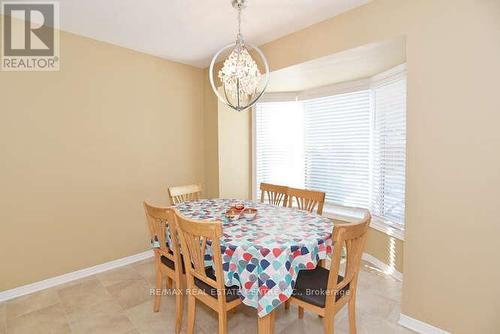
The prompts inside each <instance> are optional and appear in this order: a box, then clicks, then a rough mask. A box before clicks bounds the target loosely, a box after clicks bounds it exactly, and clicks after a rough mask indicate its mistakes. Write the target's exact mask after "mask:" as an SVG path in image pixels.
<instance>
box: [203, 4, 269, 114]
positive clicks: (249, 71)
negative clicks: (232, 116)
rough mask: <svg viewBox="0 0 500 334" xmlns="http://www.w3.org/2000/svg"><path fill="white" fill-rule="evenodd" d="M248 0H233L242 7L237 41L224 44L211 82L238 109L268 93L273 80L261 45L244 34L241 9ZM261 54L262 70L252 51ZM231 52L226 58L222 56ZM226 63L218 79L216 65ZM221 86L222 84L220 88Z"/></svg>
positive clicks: (239, 10)
mask: <svg viewBox="0 0 500 334" xmlns="http://www.w3.org/2000/svg"><path fill="white" fill-rule="evenodd" d="M246 2H247V0H232V4H233V7H234V8H235V9H237V10H238V35H237V37H236V42H234V43H231V44H229V45H227V46H225V47H223V48H222V49H221V50H219V52H217V53H216V54H215V56H214V58H213V59H212V62H211V64H210V69H209V76H210V84H211V85H212V89H213V91H214V93H215V95H217V97H218V98H219V100H220V101H222V103H224V104H225V105H227V106H229V107H230V108H232V109H234V110H236V111H245V110H247V109H249V108H251V107H252V106H253V105H254V104H255V103H257V101H258V100H259V99H260V97H261V96H262V94H264V92H265V90H266V87H267V85H268V83H269V65H268V64H267V60H266V58H265V57H264V54H263V53H262V51H260V49H259V48H257V47H255V46H253V45H251V44H249V43H246V42H245V41H244V40H243V36H242V34H241V11H242V10H243V8H245V7H246ZM252 50H253V51H255V53H254V54H256V55H258V56H259V58H260V59H259V63H261V66H263V67H264V74H262V73H261V71H260V69H259V65H258V63H257V62H256V61H255V60H254V59H253V58H252V55H251V53H250V51H252ZM228 51H230V52H229V55H228V56H227V58H226V59H225V60H223V61H222V59H219V58H221V56H222V55H223V54H224V53H227V52H228ZM218 63H222V68H221V69H220V70H219V71H218V73H217V76H216V77H217V79H218V81H217V83H216V82H215V80H214V68H215V66H216V65H217V64H218ZM217 87H221V89H220V91H219V89H218V88H217Z"/></svg>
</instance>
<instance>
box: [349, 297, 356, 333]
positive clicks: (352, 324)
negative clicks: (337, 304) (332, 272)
mask: <svg viewBox="0 0 500 334" xmlns="http://www.w3.org/2000/svg"><path fill="white" fill-rule="evenodd" d="M348 306H349V310H348V312H349V333H350V334H356V302H355V299H354V298H351V300H350V301H349V305H348Z"/></svg>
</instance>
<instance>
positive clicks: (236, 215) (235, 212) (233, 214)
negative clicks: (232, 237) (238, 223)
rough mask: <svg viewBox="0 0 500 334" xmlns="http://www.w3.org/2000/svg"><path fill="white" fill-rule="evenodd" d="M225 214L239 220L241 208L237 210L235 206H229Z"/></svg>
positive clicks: (232, 219)
mask: <svg viewBox="0 0 500 334" xmlns="http://www.w3.org/2000/svg"><path fill="white" fill-rule="evenodd" d="M224 216H225V217H226V218H227V219H229V220H230V221H234V220H238V219H240V216H241V210H236V209H235V208H234V207H231V208H229V210H227V211H226V213H225V214H224Z"/></svg>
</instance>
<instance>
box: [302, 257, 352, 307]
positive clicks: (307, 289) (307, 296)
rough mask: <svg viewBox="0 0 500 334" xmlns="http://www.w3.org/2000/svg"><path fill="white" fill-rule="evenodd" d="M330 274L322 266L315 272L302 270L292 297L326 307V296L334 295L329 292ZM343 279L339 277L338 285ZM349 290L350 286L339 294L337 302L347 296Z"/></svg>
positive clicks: (336, 298) (336, 297) (314, 270)
mask: <svg viewBox="0 0 500 334" xmlns="http://www.w3.org/2000/svg"><path fill="white" fill-rule="evenodd" d="M329 274H330V271H329V270H328V269H325V268H323V267H320V266H317V267H316V268H315V269H313V270H301V271H300V272H299V275H298V277H297V282H296V283H295V288H294V291H293V294H292V296H293V297H295V298H297V299H300V300H302V301H304V302H306V303H309V304H312V305H315V306H318V307H325V301H326V296H327V295H328V294H332V293H333V291H332V292H329V291H328V290H327V284H328V275H329ZM343 279H344V277H342V276H340V275H339V276H338V278H337V284H338V283H340V282H341V281H342V280H343ZM348 290H349V284H347V285H346V286H345V287H344V288H342V290H340V291H339V292H337V294H336V296H335V301H337V300H339V299H340V298H342V297H343V296H344V295H347V294H348Z"/></svg>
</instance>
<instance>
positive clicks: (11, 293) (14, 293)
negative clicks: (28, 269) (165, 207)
mask: <svg viewBox="0 0 500 334" xmlns="http://www.w3.org/2000/svg"><path fill="white" fill-rule="evenodd" d="M153 255H154V254H153V251H152V250H148V251H145V252H142V253H139V254H135V255H131V256H127V257H124V258H121V259H118V260H113V261H109V262H106V263H102V264H98V265H96V266H93V267H89V268H85V269H81V270H77V271H73V272H70V273H67V274H63V275H60V276H56V277H51V278H48V279H46V280H43V281H39V282H35V283H31V284H27V285H23V286H20V287H17V288H14V289H10V290H5V291H1V292H0V302H3V301H6V300H9V299H13V298H17V297H20V296H24V295H27V294H30V293H33V292H36V291H40V290H43V289H48V288H51V287H53V286H56V285H60V284H64V283H68V282H71V281H74V280H77V279H80V278H84V277H87V276H92V275H95V274H98V273H101V272H103V271H106V270H111V269H115V268H119V267H122V266H126V265H128V264H131V263H134V262H138V261H141V260H144V259H147V258H150V257H152V256H153Z"/></svg>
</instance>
